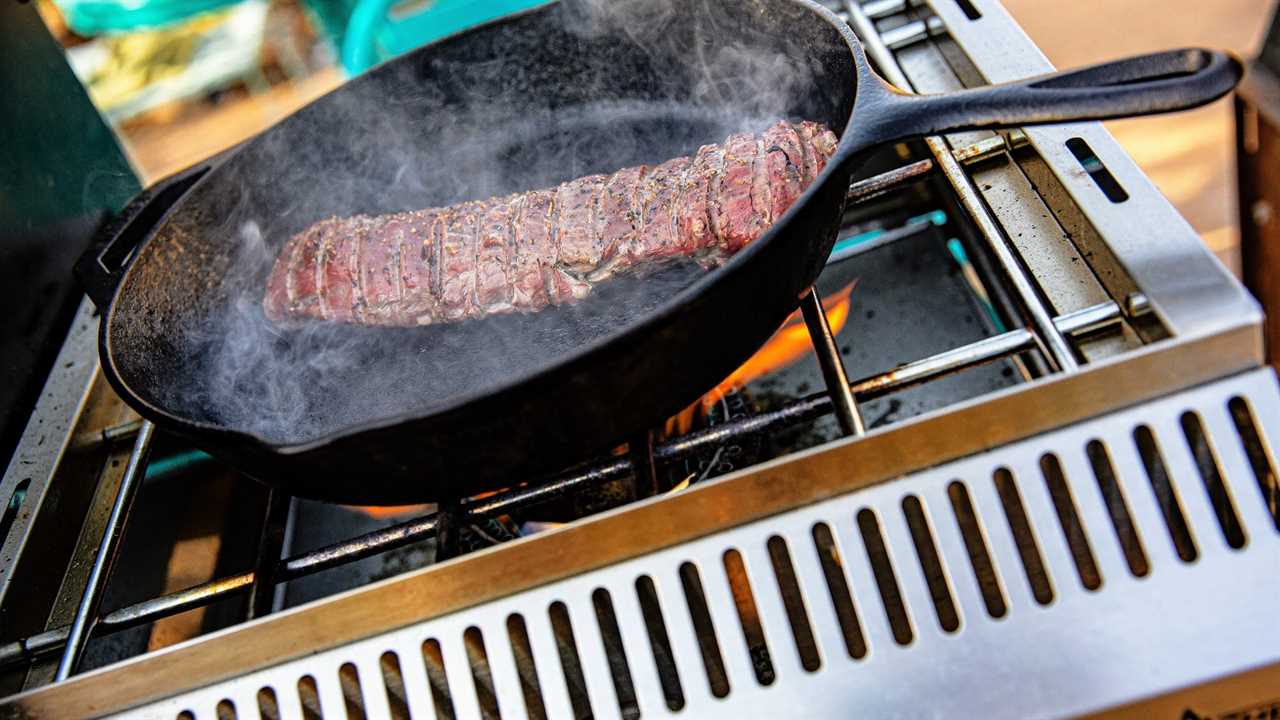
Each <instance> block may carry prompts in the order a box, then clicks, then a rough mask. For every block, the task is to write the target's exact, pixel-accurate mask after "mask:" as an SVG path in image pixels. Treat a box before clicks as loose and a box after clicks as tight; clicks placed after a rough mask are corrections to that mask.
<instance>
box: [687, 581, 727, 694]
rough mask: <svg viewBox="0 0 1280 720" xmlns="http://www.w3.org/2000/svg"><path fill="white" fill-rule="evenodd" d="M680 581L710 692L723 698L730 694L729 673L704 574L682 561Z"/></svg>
mask: <svg viewBox="0 0 1280 720" xmlns="http://www.w3.org/2000/svg"><path fill="white" fill-rule="evenodd" d="M680 585H681V586H682V587H683V588H684V598H685V602H686V603H688V605H689V616H690V619H691V620H692V621H693V630H694V634H695V635H697V638H698V649H699V650H700V651H701V654H702V667H703V668H704V669H705V670H706V671H707V682H708V683H709V684H710V686H711V694H712V695H714V696H716V697H718V698H722V697H724V696H726V695H728V694H729V676H728V675H727V674H726V673H725V671H724V659H723V656H722V655H721V654H720V644H719V643H718V642H717V641H716V631H715V627H713V626H712V624H711V611H710V610H709V609H708V608H707V596H706V595H704V594H703V592H702V578H701V577H700V576H699V575H698V568H696V567H694V564H693V563H691V562H685V563H682V564H681V565H680Z"/></svg>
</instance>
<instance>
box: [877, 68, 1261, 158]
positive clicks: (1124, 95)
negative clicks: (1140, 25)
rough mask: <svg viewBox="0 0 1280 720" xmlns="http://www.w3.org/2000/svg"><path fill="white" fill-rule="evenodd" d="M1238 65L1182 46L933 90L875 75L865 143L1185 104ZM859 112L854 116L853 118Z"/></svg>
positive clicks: (1204, 95) (1210, 96) (1216, 92)
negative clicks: (915, 91)
mask: <svg viewBox="0 0 1280 720" xmlns="http://www.w3.org/2000/svg"><path fill="white" fill-rule="evenodd" d="M1243 73H1244V69H1243V67H1242V66H1241V64H1240V61H1239V60H1237V59H1236V58H1235V57H1233V56H1231V55H1229V54H1227V53H1225V52H1220V51H1215V50H1204V49H1199V48H1186V49H1182V50H1169V51H1166V52H1159V53H1152V54H1149V55H1139V56H1136V57H1131V58H1126V59H1124V60H1116V61H1113V62H1107V63H1103V64H1101V65H1093V66H1091V67H1086V68H1082V69H1080V70H1069V71H1066V72H1060V73H1053V74H1049V75H1042V76H1040V77H1035V78H1028V79H1026V80H1018V81H1014V82H1008V83H1002V84H999V85H987V86H983V87H977V88H971V89H968V90H961V91H959V92H953V93H942V94H937V95H912V94H909V93H904V92H901V91H899V90H897V89H895V88H893V87H892V86H889V85H888V84H886V83H884V82H883V81H879V79H878V78H876V80H877V81H878V82H877V83H876V85H878V87H876V88H875V91H872V92H871V93H869V95H870V97H868V98H867V102H866V103H865V115H866V117H867V118H868V120H869V122H868V123H867V124H866V126H867V127H866V130H865V131H864V132H867V133H869V135H866V136H864V137H865V138H866V139H867V140H869V141H870V142H869V143H867V144H879V143H882V142H885V141H889V140H900V139H903V138H907V137H913V136H928V135H938V134H941V133H947V132H955V131H960V130H978V129H989V130H995V129H1001V128H1015V127H1021V126H1024V125H1044V124H1053V123H1064V122H1076V121H1082V120H1107V119H1111V118H1117V117H1127V116H1134V115H1152V114H1156V113H1164V112H1170V111H1174V110H1186V109H1189V108H1193V107H1198V106H1200V105H1204V104H1206V103H1209V102H1212V101H1213V100H1216V99H1218V98H1220V97H1222V96H1223V95H1225V94H1227V93H1228V92H1230V91H1231V89H1232V88H1234V87H1235V85H1236V83H1237V82H1239V81H1240V77H1241V75H1243ZM863 79H865V77H864V78H863ZM859 90H860V92H859V95H862V93H861V88H860V89H859ZM861 114H862V113H860V112H857V111H855V116H857V115H861ZM860 120H861V119H860V118H858V117H855V123H859V122H860ZM859 144H861V143H859Z"/></svg>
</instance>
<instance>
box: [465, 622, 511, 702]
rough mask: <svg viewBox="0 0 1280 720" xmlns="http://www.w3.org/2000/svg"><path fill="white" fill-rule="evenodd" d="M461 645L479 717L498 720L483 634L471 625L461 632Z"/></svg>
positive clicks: (491, 673)
mask: <svg viewBox="0 0 1280 720" xmlns="http://www.w3.org/2000/svg"><path fill="white" fill-rule="evenodd" d="M462 644H463V646H464V647H465V648H466V650H467V664H468V665H470V666H471V680H472V682H473V683H474V684H475V688H476V703H477V704H478V705H479V706H480V716H481V717H483V718H484V719H485V720H499V718H501V717H502V713H501V712H500V711H499V710H498V695H497V693H496V692H494V689H493V671H492V670H491V669H490V668H489V652H488V651H487V650H486V649H485V647H484V633H482V632H480V628H478V627H476V626H475V625H472V626H471V627H469V628H467V629H466V630H465V631H463V633H462Z"/></svg>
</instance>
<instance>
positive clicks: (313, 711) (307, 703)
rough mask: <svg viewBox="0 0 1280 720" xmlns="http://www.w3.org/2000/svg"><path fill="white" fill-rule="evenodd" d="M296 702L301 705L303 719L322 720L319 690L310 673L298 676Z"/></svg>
mask: <svg viewBox="0 0 1280 720" xmlns="http://www.w3.org/2000/svg"><path fill="white" fill-rule="evenodd" d="M298 702H299V703H301V705H302V717H303V720H324V713H323V712H322V711H321V710H320V690H319V688H318V687H317V686H316V679H315V678H313V677H311V676H310V675H303V676H302V677H300V678H298Z"/></svg>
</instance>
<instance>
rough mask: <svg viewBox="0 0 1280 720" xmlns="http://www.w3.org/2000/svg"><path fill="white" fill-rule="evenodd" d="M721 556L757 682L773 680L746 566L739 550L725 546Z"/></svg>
mask: <svg viewBox="0 0 1280 720" xmlns="http://www.w3.org/2000/svg"><path fill="white" fill-rule="evenodd" d="M722 560H723V562H724V574H725V577H727V578H728V579H729V590H730V592H732V593H733V606H734V608H735V609H736V610H737V611H738V623H739V624H740V625H741V626H742V635H743V637H744V638H746V641H747V652H748V653H749V654H750V660H751V669H752V670H753V671H754V672H755V675H756V682H758V683H760V684H761V685H769V684H772V683H773V680H774V677H775V673H774V670H773V658H771V657H770V656H769V643H768V641H767V640H766V639H765V636H764V628H762V627H761V626H760V612H759V610H758V609H757V608H756V599H755V595H753V594H752V592H751V581H750V579H749V578H748V577H747V567H746V565H745V564H744V563H743V562H742V553H740V552H738V551H737V550H734V549H729V550H726V551H725V553H724V556H723V558H722Z"/></svg>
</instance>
